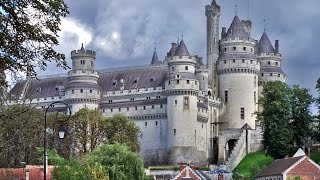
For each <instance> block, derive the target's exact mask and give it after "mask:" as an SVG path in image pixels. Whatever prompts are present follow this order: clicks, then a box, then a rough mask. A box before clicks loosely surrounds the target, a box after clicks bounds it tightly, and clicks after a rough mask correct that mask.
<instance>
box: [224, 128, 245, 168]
mask: <svg viewBox="0 0 320 180" xmlns="http://www.w3.org/2000/svg"><path fill="white" fill-rule="evenodd" d="M245 156H246V132H245V131H244V130H243V131H242V132H241V135H240V137H239V139H238V141H237V143H236V145H235V147H234V148H233V150H232V152H231V155H230V157H229V158H228V159H227V161H226V165H227V167H228V169H229V170H231V171H233V169H234V168H235V167H237V165H238V164H239V163H240V161H241V160H242V159H243V158H244V157H245Z"/></svg>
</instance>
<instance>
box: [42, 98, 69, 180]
mask: <svg viewBox="0 0 320 180" xmlns="http://www.w3.org/2000/svg"><path fill="white" fill-rule="evenodd" d="M54 104H64V105H65V106H66V107H67V109H69V115H68V116H67V118H66V119H65V120H63V121H61V122H65V121H67V120H68V119H69V118H70V116H71V109H70V107H69V106H68V104H66V103H64V102H62V101H56V102H53V103H51V104H50V105H49V106H48V107H47V109H46V111H45V113H44V140H43V147H44V148H43V149H44V150H43V179H44V180H47V164H48V154H47V113H48V110H49V109H50V107H53V105H54ZM58 131H59V139H63V138H64V135H65V132H66V128H65V127H64V126H62V125H61V126H60V127H59V130H58Z"/></svg>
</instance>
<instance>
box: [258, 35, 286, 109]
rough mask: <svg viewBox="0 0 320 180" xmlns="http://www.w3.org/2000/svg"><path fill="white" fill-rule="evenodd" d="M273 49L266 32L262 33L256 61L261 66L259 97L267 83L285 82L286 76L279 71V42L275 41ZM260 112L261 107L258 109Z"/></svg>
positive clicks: (280, 61)
mask: <svg viewBox="0 0 320 180" xmlns="http://www.w3.org/2000/svg"><path fill="white" fill-rule="evenodd" d="M275 47H276V48H274V47H273V45H272V44H271V42H270V39H269V37H268V35H267V33H266V32H263V34H262V36H261V38H260V41H259V43H258V45H257V53H258V60H259V61H260V64H261V70H260V73H259V83H258V84H259V96H261V93H262V91H263V85H265V84H266V83H267V82H269V81H281V82H286V75H285V73H284V72H283V71H282V69H281V65H282V58H281V54H280V53H279V41H278V40H276V41H275ZM259 111H261V107H259Z"/></svg>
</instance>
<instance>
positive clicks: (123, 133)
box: [104, 114, 140, 152]
mask: <svg viewBox="0 0 320 180" xmlns="http://www.w3.org/2000/svg"><path fill="white" fill-rule="evenodd" d="M104 128H105V133H106V137H107V139H108V143H111V144H114V143H120V144H126V145H127V146H128V147H130V149H131V150H132V151H135V152H138V151H139V149H140V147H139V140H138V136H139V135H140V129H139V127H138V126H137V125H136V124H135V122H134V121H132V120H130V119H128V118H127V117H126V116H125V115H123V114H115V115H114V116H112V117H109V118H107V119H106V120H105V122H104Z"/></svg>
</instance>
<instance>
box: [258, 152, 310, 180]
mask: <svg viewBox="0 0 320 180" xmlns="http://www.w3.org/2000/svg"><path fill="white" fill-rule="evenodd" d="M304 157H305V156H300V157H292V158H287V159H277V160H275V161H273V162H272V163H271V164H270V165H269V166H268V167H266V168H265V169H263V170H262V172H260V173H259V174H258V175H256V176H255V177H256V178H257V177H264V176H273V175H281V174H282V173H283V172H284V171H286V170H287V169H288V168H290V167H291V166H292V165H294V164H295V163H296V162H298V161H299V160H300V159H302V158H304Z"/></svg>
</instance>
